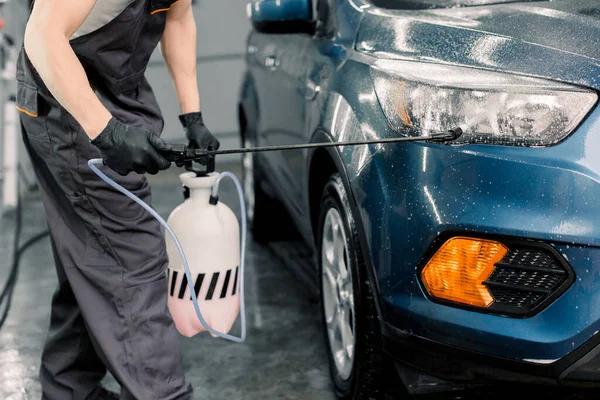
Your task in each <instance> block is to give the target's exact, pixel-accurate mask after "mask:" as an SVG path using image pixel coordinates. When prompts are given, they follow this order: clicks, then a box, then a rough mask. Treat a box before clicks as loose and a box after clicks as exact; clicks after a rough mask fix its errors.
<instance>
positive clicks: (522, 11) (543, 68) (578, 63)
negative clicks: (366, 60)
mask: <svg viewBox="0 0 600 400" xmlns="http://www.w3.org/2000/svg"><path fill="white" fill-rule="evenodd" d="M356 49H357V50H358V51H359V52H362V53H366V54H369V55H373V56H376V57H379V58H389V59H404V60H422V61H426V62H438V63H445V64H448V63H450V64H456V65H461V66H471V67H478V68H485V69H492V70H498V71H506V72H514V73H518V74H524V75H529V76H539V77H544V78H548V79H553V80H557V81H562V82H567V83H573V84H577V85H581V86H585V87H590V88H594V89H598V90H600V2H599V1H598V0H555V1H553V2H534V3H511V4H503V5H492V6H482V7H465V8H452V9H439V10H428V11H388V10H382V9H378V8H373V9H371V10H369V9H367V10H366V11H365V13H364V16H363V20H362V21H361V24H360V28H359V32H358V35H357V41H356Z"/></svg>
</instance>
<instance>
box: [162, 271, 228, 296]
mask: <svg viewBox="0 0 600 400" xmlns="http://www.w3.org/2000/svg"><path fill="white" fill-rule="evenodd" d="M238 270H239V267H235V269H228V270H227V271H220V272H213V273H208V274H203V273H201V274H197V275H196V276H194V275H192V278H194V279H195V281H194V292H195V293H196V297H197V298H198V299H199V300H200V293H202V297H203V298H204V300H216V299H224V298H225V297H227V296H234V295H235V294H236V293H237V291H238ZM168 274H169V296H171V297H177V298H179V299H183V298H184V297H185V295H186V293H187V294H188V298H189V299H190V300H191V299H192V295H191V294H190V292H189V290H188V279H187V276H186V274H185V273H184V272H183V271H175V270H172V269H171V268H169V269H168ZM205 287H208V289H206V290H205V291H203V288H205Z"/></svg>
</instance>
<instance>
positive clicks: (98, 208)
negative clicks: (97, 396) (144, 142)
mask: <svg viewBox="0 0 600 400" xmlns="http://www.w3.org/2000/svg"><path fill="white" fill-rule="evenodd" d="M24 119H25V118H24ZM25 121H26V122H28V123H29V125H30V127H33V128H37V127H38V126H39V125H36V124H39V121H37V120H36V121H33V120H32V119H29V120H27V119H25ZM44 122H45V123H44V124H43V125H44V127H46V129H48V130H49V131H48V132H49V135H48V137H47V138H46V136H44V135H40V134H39V132H33V133H30V132H29V129H30V127H28V126H27V124H26V123H24V127H25V135H24V140H25V141H26V142H27V141H29V144H30V145H31V146H30V153H31V158H32V161H33V162H34V164H36V174H37V177H38V181H39V183H40V189H41V192H42V196H43V201H44V206H45V209H46V213H47V215H48V220H49V225H50V230H51V236H52V238H53V240H54V243H55V248H56V255H57V258H58V260H59V262H60V264H61V265H62V267H63V269H64V272H65V275H66V277H67V280H68V282H69V284H70V287H71V289H72V292H73V294H74V297H75V299H76V301H77V304H78V305H79V308H80V310H81V315H82V318H83V320H84V321H85V323H86V325H87V327H88V332H89V335H90V338H91V340H92V342H93V343H94V345H95V350H96V353H97V354H98V356H99V357H100V358H101V359H102V360H103V361H104V363H105V365H106V367H107V368H108V369H109V370H110V372H111V373H112V374H113V376H114V377H115V378H116V379H117V381H118V382H119V383H120V384H121V386H122V387H123V389H124V390H123V398H124V399H138V400H159V399H160V400H176V399H177V400H179V399H191V398H192V389H191V386H190V385H189V384H188V383H187V382H186V381H185V377H184V371H183V367H182V363H181V357H180V350H179V338H178V335H177V332H176V329H175V326H174V323H173V320H172V318H171V315H170V313H169V311H168V308H167V280H166V276H165V270H166V265H167V257H166V251H165V243H164V238H163V236H162V232H161V229H160V225H159V224H158V223H157V222H156V221H155V220H154V219H153V218H152V217H151V216H150V215H149V214H148V213H147V212H146V211H145V210H143V209H142V208H141V207H139V205H137V204H135V202H133V201H131V200H130V199H128V198H127V197H126V196H123V195H121V194H120V193H119V192H117V191H115V190H113V189H112V188H111V187H110V186H108V185H107V184H106V183H104V182H103V181H101V180H100V179H99V178H98V177H96V175H95V174H93V172H92V171H91V170H89V167H88V166H87V160H88V159H90V158H95V157H97V156H98V154H97V151H96V149H95V148H94V147H93V146H92V145H91V144H90V143H89V141H88V140H87V137H84V136H82V135H84V134H83V133H82V132H81V131H79V132H69V133H67V134H64V133H63V134H62V135H61V136H57V135H56V134H55V133H54V132H57V131H59V129H60V128H61V126H54V125H55V124H54V122H53V120H50V119H47V120H46V121H44ZM59 125H60V124H59ZM62 126H63V127H64V125H62ZM33 137H35V140H30V139H32V138H33ZM107 172H108V174H109V175H110V176H111V177H112V178H114V179H115V180H117V181H118V182H119V183H120V184H121V185H123V186H125V187H126V188H128V189H129V190H131V191H132V192H133V193H135V194H136V195H137V196H139V197H140V198H142V199H143V200H144V201H146V202H147V203H150V201H151V193H150V187H149V185H148V183H147V181H146V180H145V178H144V177H143V176H140V175H137V174H130V175H128V176H127V177H121V176H119V175H117V174H114V173H112V172H111V171H107ZM53 378H54V377H50V378H49V379H47V381H51V380H52V379H53ZM55 399H56V400H68V399H69V398H68V397H56V398H54V397H48V400H55ZM73 399H74V400H75V399H77V400H81V399H79V398H77V397H73Z"/></svg>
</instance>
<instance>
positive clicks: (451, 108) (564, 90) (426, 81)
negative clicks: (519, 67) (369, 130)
mask: <svg viewBox="0 0 600 400" xmlns="http://www.w3.org/2000/svg"><path fill="white" fill-rule="evenodd" d="M371 74H372V76H373V81H374V85H375V92H376V93H377V97H378V98H379V102H380V103H381V106H382V108H383V111H384V113H385V115H386V117H387V119H388V120H389V122H390V124H391V126H392V128H394V129H395V130H397V131H398V132H401V133H405V134H407V135H410V136H419V135H427V134H428V133H431V132H443V131H447V130H449V129H452V128H454V127H457V126H460V127H461V128H463V131H464V134H463V136H462V137H461V138H460V139H459V140H458V141H457V142H459V143H489V144H508V145H519V146H547V145H551V144H554V143H557V142H559V141H561V140H563V139H564V138H565V137H567V136H568V135H569V134H570V133H571V132H572V131H573V130H574V129H575V128H576V127H577V126H578V125H579V123H580V122H581V121H582V120H583V118H584V117H585V116H586V115H587V114H588V113H589V111H590V110H591V109H592V107H593V106H594V104H595V103H596V101H597V99H598V96H597V95H596V93H595V92H593V91H590V90H584V89H581V88H578V87H574V86H571V85H566V84H562V83H556V82H552V81H547V80H542V79H536V78H528V77H521V76H515V75H509V74H505V73H499V72H489V71H484V70H478V69H471V68H462V67H455V66H446V65H439V64H426V63H420V62H411V61H397V60H378V61H377V62H376V63H375V64H374V65H373V67H372V69H371Z"/></svg>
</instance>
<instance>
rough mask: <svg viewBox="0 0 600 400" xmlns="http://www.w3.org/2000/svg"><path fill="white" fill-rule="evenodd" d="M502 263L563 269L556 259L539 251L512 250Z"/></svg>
mask: <svg viewBox="0 0 600 400" xmlns="http://www.w3.org/2000/svg"><path fill="white" fill-rule="evenodd" d="M502 262H504V263H507V264H518V265H524V266H532V267H539V268H549V269H562V268H561V266H560V264H559V263H558V262H557V261H556V259H555V258H554V257H553V256H552V255H551V254H549V253H546V252H544V251H540V250H537V249H511V250H509V251H508V253H506V255H505V256H504V259H503V260H502Z"/></svg>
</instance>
